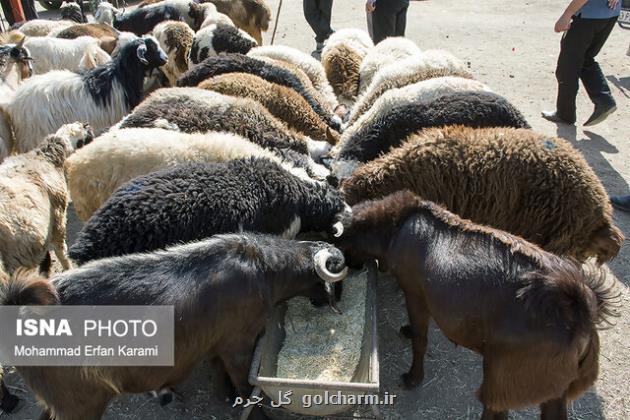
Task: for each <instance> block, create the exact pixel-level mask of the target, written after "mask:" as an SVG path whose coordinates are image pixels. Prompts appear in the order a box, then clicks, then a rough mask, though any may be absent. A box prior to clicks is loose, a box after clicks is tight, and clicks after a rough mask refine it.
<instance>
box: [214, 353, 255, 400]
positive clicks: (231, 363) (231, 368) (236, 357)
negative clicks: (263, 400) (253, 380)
mask: <svg viewBox="0 0 630 420" xmlns="http://www.w3.org/2000/svg"><path fill="white" fill-rule="evenodd" d="M253 353H254V346H253V345H251V346H248V348H247V350H245V351H243V350H242V349H239V350H237V351H232V352H231V353H227V354H222V355H221V360H222V361H223V366H225V371H226V372H227V374H228V376H229V377H230V380H231V381H232V384H233V385H234V387H235V388H236V391H237V392H238V394H239V395H240V396H241V397H244V398H246V397H249V395H250V394H251V392H252V386H251V385H250V384H249V382H248V380H247V377H248V375H249V368H250V366H251V363H252V355H253Z"/></svg>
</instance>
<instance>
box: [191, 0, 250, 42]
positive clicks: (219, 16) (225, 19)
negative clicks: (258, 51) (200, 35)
mask: <svg viewBox="0 0 630 420" xmlns="http://www.w3.org/2000/svg"><path fill="white" fill-rule="evenodd" d="M207 4H212V3H207ZM219 23H222V24H224V25H230V26H234V27H236V25H234V22H232V19H230V17H229V16H228V15H224V14H223V13H218V12H217V13H209V14H207V16H206V18H205V19H204V20H203V22H201V25H200V26H199V30H201V29H203V28H205V27H208V26H210V25H217V24H219ZM239 29H240V28H239ZM241 30H242V29H241ZM243 32H244V31H243ZM245 33H247V32H245ZM248 35H249V34H248ZM250 36H251V35H250ZM252 39H253V37H252ZM256 44H258V42H256Z"/></svg>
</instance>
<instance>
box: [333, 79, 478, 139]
mask: <svg viewBox="0 0 630 420" xmlns="http://www.w3.org/2000/svg"><path fill="white" fill-rule="evenodd" d="M465 90H470V91H487V92H490V88H489V87H488V86H486V85H485V84H483V83H481V82H478V81H475V80H470V79H465V78H462V77H451V76H446V77H436V78H435V79H428V80H423V81H421V82H417V83H414V84H411V85H408V86H403V87H401V88H398V89H390V90H388V91H387V92H385V93H384V94H383V95H381V96H380V97H379V98H378V99H377V100H376V101H375V102H374V105H372V107H371V108H370V109H369V110H368V111H367V112H365V113H364V114H362V115H361V116H360V117H359V118H357V120H356V121H355V123H354V124H352V125H351V126H349V127H346V129H345V130H344V132H343V135H342V136H341V141H340V143H339V145H338V146H337V148H338V149H340V148H341V147H342V146H343V144H344V143H345V142H346V141H349V139H351V138H353V137H355V134H356V133H357V132H358V131H359V130H361V129H362V128H365V127H369V126H370V125H371V124H373V123H374V121H377V120H378V119H379V118H384V117H385V116H387V114H388V113H389V112H390V111H391V110H392V108H394V107H399V106H403V105H410V104H420V103H427V102H430V101H432V100H433V99H435V98H437V97H439V96H442V95H444V94H447V93H452V92H458V91H465Z"/></svg>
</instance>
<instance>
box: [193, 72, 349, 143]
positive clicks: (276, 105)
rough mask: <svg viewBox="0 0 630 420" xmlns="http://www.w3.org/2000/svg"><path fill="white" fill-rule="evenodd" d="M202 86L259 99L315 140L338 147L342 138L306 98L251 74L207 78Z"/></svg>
mask: <svg viewBox="0 0 630 420" xmlns="http://www.w3.org/2000/svg"><path fill="white" fill-rule="evenodd" d="M198 87H199V88H201V89H208V90H213V91H215V92H219V93H222V94H224V95H231V96H239V97H242V98H250V99H253V100H256V101H258V102H260V103H261V104H262V105H264V106H265V108H267V110H268V111H269V112H270V113H271V114H272V115H273V116H274V117H276V118H277V119H279V120H280V121H283V122H285V123H286V124H287V125H288V126H289V127H290V128H292V129H294V130H296V131H299V132H301V133H302V134H304V135H306V136H309V137H310V138H313V139H315V140H327V141H329V142H330V143H332V144H335V143H336V142H337V140H338V139H339V134H338V133H336V132H334V131H332V130H331V129H330V127H328V126H327V125H326V123H324V121H322V120H321V118H320V117H319V115H317V114H316V113H315V112H314V111H313V110H312V109H311V107H310V106H308V103H307V102H306V101H305V100H304V98H303V97H302V96H300V95H299V94H298V93H297V92H295V91H294V90H293V89H290V88H288V87H286V86H282V85H278V84H276V83H270V82H268V81H266V80H264V79H262V78H260V77H258V76H255V75H253V74H249V73H226V74H222V75H220V76H215V77H211V78H210V79H206V80H204V81H203V82H201V84H200V85H199V86H198Z"/></svg>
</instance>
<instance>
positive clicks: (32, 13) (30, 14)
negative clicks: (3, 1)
mask: <svg viewBox="0 0 630 420" xmlns="http://www.w3.org/2000/svg"><path fill="white" fill-rule="evenodd" d="M22 9H23V10H24V17H26V20H33V19H38V18H39V16H38V15H37V10H36V9H35V2H34V0H22Z"/></svg>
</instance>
